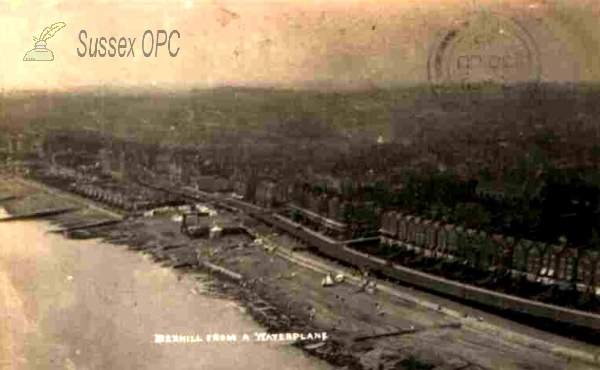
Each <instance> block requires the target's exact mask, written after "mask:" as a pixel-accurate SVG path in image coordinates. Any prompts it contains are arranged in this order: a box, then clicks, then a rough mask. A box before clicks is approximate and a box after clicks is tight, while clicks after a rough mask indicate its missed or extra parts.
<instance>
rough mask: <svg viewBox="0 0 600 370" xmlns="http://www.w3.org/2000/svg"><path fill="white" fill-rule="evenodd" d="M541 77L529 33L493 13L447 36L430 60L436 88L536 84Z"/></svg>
mask: <svg viewBox="0 0 600 370" xmlns="http://www.w3.org/2000/svg"><path fill="white" fill-rule="evenodd" d="M540 73H541V66H540V59H539V53H538V49H537V47H536V45H535V42H534V41H533V38H532V37H531V36H530V35H529V33H528V32H527V31H526V30H525V28H523V27H522V26H521V25H519V23H517V22H516V21H515V20H513V19H510V18H507V17H503V16H500V15H496V14H492V13H478V14H476V15H475V16H472V17H469V19H468V20H466V21H464V22H463V23H462V24H461V25H460V26H459V27H456V28H455V29H452V30H450V31H449V32H447V33H446V34H445V35H444V37H443V38H442V40H441V41H440V42H439V43H438V44H437V45H436V46H435V48H434V50H433V52H432V53H431V55H430V57H429V60H428V74H429V81H430V82H431V83H432V84H434V85H439V84H452V85H460V86H462V87H468V86H471V85H474V84H480V83H496V84H506V83H518V82H537V81H539V78H540Z"/></svg>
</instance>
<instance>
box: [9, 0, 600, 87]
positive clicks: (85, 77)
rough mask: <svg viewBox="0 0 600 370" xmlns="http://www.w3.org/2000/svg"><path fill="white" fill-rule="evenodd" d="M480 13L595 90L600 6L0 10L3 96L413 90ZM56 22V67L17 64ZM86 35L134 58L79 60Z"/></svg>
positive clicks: (93, 4) (557, 73)
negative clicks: (167, 39) (125, 90)
mask: <svg viewBox="0 0 600 370" xmlns="http://www.w3.org/2000/svg"><path fill="white" fill-rule="evenodd" d="M557 1H558V0H557ZM483 10H488V11H489V10H492V11H493V12H495V13H498V14H501V15H502V16H507V17H515V19H517V20H518V22H519V24H520V25H521V26H523V27H524V29H526V30H527V31H528V33H529V34H530V35H531V39H532V40H533V45H534V46H536V47H537V52H536V53H537V56H538V57H539V59H540V62H539V64H540V65H541V78H542V79H543V80H551V81H556V80H559V81H560V80H568V81H573V80H575V81H598V80H600V60H599V55H600V2H599V1H597V0H579V1H577V0H572V1H569V2H568V3H566V5H565V4H563V3H558V2H554V1H553V0H522V1H520V0H519V1H517V0H480V1H475V0H460V1H457V0H443V1H442V0H397V1H390V0H380V1H373V0H327V1H316V0H312V1H307V0H302V1H300V0H297V1H294V0H289V1H276V0H264V1H258V0H245V1H240V0H237V1H230V0H224V1H220V0H214V1H211V0H171V1H166V0H145V1H142V0H121V1H113V0H109V1H97V0H89V1H81V0H46V1H43V2H42V1H40V0H35V1H30V0H0V35H2V36H1V37H2V45H1V50H2V58H0V70H2V73H1V74H0V84H1V87H2V88H3V89H4V91H11V90H22V89H42V90H72V89H78V88H81V87H84V86H95V85H103V86H109V87H119V86H123V87H124V86H133V87H138V86H159V87H160V86H163V87H173V86H217V85H244V86H265V85H268V86H281V87H286V88H303V87H315V86H320V87H327V88H356V87H369V86H373V85H375V86H389V85H395V84H404V83H421V82H427V81H428V71H429V69H428V60H429V59H430V58H431V56H432V54H434V53H435V52H436V50H437V49H436V45H439V43H440V41H441V40H442V39H443V37H444V35H446V34H447V33H448V30H449V29H452V27H455V26H456V25H457V24H460V23H461V22H462V21H464V20H465V19H468V17H470V16H472V14H475V13H477V12H481V11H483ZM56 22H64V23H65V24H66V27H65V28H63V29H61V30H60V31H58V32H57V33H56V34H55V35H54V36H53V37H52V38H50V39H49V40H48V41H47V48H48V49H50V50H51V51H52V53H53V54H54V60H53V61H51V62H26V61H23V57H24V55H25V54H26V53H27V52H28V51H29V50H31V49H33V48H34V47H35V41H34V40H33V37H34V36H35V37H39V36H40V34H41V32H42V30H43V29H44V28H45V27H48V26H50V25H52V24H54V23H56ZM82 30H85V31H86V34H87V38H83V40H84V41H85V42H86V45H87V49H89V42H90V40H92V42H93V43H95V41H96V39H97V38H101V37H105V38H107V39H109V38H110V37H114V38H115V39H116V40H117V42H116V43H117V44H118V39H119V38H121V37H125V38H126V39H127V38H131V39H134V38H135V39H136V41H135V43H134V45H133V51H134V54H135V57H131V56H130V57H127V56H125V57H119V56H115V57H113V58H111V57H108V56H106V57H103V58H101V57H95V58H92V57H90V56H89V50H88V54H86V55H85V56H84V57H81V56H79V55H78V51H80V52H82V51H83V50H84V47H83V44H82V43H81V42H80V31H82ZM146 30H151V31H152V36H153V38H154V39H156V37H157V30H165V31H166V33H167V34H170V33H171V32H172V31H174V30H176V31H178V32H179V35H180V37H177V35H175V34H174V35H173V36H172V37H171V51H173V52H174V51H175V50H177V48H179V52H178V54H177V56H175V57H171V56H170V55H169V50H168V48H167V45H164V46H161V47H160V48H159V49H158V51H155V50H153V51H152V54H151V56H150V57H145V56H144V55H143V50H142V38H143V36H144V32H145V31H146ZM161 37H162V38H164V36H161ZM150 40H151V38H150V34H147V35H146V39H145V43H144V50H145V51H147V52H149V51H150V48H151V45H152V43H151V41H150ZM155 41H156V40H155ZM127 44H129V42H127ZM463 48H464V47H463ZM128 49H129V45H128V46H127V47H126V50H128ZM155 52H156V54H155Z"/></svg>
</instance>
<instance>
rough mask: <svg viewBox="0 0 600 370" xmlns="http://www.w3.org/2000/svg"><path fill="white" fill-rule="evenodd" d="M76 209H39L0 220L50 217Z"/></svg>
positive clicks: (0, 220) (75, 208) (75, 209)
mask: <svg viewBox="0 0 600 370" xmlns="http://www.w3.org/2000/svg"><path fill="white" fill-rule="evenodd" d="M77 210H79V208H77V207H66V208H58V209H47V210H41V211H36V212H31V213H26V214H21V215H13V216H9V217H5V218H1V219H0V222H9V221H21V220H29V219H36V218H44V217H50V216H56V215H61V214H64V213H69V212H74V211H77Z"/></svg>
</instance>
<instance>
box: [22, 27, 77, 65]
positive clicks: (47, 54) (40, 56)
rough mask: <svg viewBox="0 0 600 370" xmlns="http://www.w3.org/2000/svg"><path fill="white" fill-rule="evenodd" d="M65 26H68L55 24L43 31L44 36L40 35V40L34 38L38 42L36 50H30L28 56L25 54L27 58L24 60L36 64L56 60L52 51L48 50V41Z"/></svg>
mask: <svg viewBox="0 0 600 370" xmlns="http://www.w3.org/2000/svg"><path fill="white" fill-rule="evenodd" d="M64 26H66V24H64V23H63V22H58V23H54V24H53V25H52V26H50V27H46V28H45V29H44V31H42V34H41V35H40V38H39V39H37V38H36V37H34V38H33V41H36V43H35V49H32V50H29V51H28V52H27V54H25V56H24V57H23V60H24V61H36V62H37V61H52V60H54V54H52V51H51V50H48V49H46V40H48V39H49V38H50V37H52V36H54V34H55V33H56V32H58V30H60V29H61V28H63V27H64Z"/></svg>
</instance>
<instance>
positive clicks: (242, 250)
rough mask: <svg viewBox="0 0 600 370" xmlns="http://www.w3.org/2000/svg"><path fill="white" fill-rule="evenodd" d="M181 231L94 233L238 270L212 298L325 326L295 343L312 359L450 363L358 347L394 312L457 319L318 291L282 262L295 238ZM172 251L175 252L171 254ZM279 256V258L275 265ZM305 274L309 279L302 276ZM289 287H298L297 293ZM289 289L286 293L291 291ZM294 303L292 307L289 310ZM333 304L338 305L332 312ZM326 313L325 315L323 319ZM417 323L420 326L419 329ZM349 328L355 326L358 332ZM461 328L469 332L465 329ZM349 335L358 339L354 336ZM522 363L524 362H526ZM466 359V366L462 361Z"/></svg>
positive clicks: (282, 323) (286, 321)
mask: <svg viewBox="0 0 600 370" xmlns="http://www.w3.org/2000/svg"><path fill="white" fill-rule="evenodd" d="M61 193H62V191H59V190H55V193H54V194H55V195H58V196H60V195H62V194H61ZM72 197H75V198H73V199H79V200H80V201H83V202H88V200H87V199H85V198H81V197H78V196H74V195H72ZM63 219H64V218H63ZM60 220H61V217H58V218H56V219H53V221H57V222H58V223H60V222H61V221H60ZM63 222H64V220H63ZM178 226H179V225H178V224H177V223H176V222H173V221H172V220H170V219H169V218H168V217H163V218H160V217H158V218H148V219H127V220H125V221H124V222H123V224H121V225H117V226H113V227H105V228H103V227H100V228H98V229H96V230H95V232H94V233H95V234H96V235H97V237H100V238H102V239H103V240H104V241H105V242H107V243H116V244H128V249H131V250H134V251H140V252H142V253H144V254H148V255H151V256H152V258H153V259H154V260H155V261H157V262H161V263H163V264H164V265H165V266H171V267H175V268H177V267H178V266H179V268H178V269H181V270H182V271H183V272H184V273H186V272H193V271H195V270H200V271H206V268H203V267H202V266H201V265H200V266H198V265H197V262H198V256H203V257H205V258H206V257H210V260H211V261H212V262H214V263H218V265H219V266H225V268H231V269H234V270H235V271H236V273H238V274H240V276H243V278H242V279H241V281H235V280H234V279H231V278H229V279H227V278H226V277H225V276H224V275H223V274H218V273H217V274H216V275H215V273H214V272H210V274H211V275H215V276H217V279H216V280H215V284H214V286H213V288H215V293H219V294H225V295H227V296H229V297H234V298H235V299H236V300H237V301H239V302H241V303H242V304H244V305H246V306H247V307H248V311H249V312H250V314H251V315H252V316H253V318H254V319H255V321H257V322H259V323H260V324H262V325H264V326H266V327H267V328H268V329H269V330H268V332H271V333H272V332H278V333H286V332H289V333H294V332H304V333H307V332H323V330H321V329H326V330H325V331H330V332H328V336H329V334H330V333H331V335H330V337H331V339H330V340H328V341H326V342H324V343H325V344H323V345H321V346H317V347H316V348H315V347H314V346H310V345H309V346H304V345H302V344H301V343H298V344H296V346H300V347H301V348H302V349H303V350H304V351H305V352H307V353H309V354H310V355H313V356H316V357H318V358H321V359H325V360H327V361H328V362H329V363H331V364H332V365H334V366H338V367H342V368H343V367H344V366H345V367H346V368H347V369H367V368H371V367H373V368H377V366H379V365H382V366H392V364H400V365H398V366H402V365H401V364H402V363H403V361H404V364H405V365H406V364H408V363H409V362H410V363H414V362H415V361H417V362H419V360H417V358H419V359H421V358H424V360H422V363H430V364H432V366H437V365H440V366H441V365H442V364H444V363H446V362H448V361H449V360H447V359H446V360H444V359H443V357H444V356H441V357H440V356H439V354H438V355H437V356H435V355H434V356H432V355H431V354H426V353H423V352H426V351H425V348H420V346H419V345H413V348H412V349H409V350H404V353H401V354H400V356H398V354H397V355H396V357H395V358H394V357H392V358H391V359H386V358H385V356H390V354H389V353H387V354H386V351H383V348H386V347H388V346H389V345H390V343H389V342H393V340H383V339H382V340H375V342H373V341H371V344H369V345H368V346H374V348H375V349H373V348H371V349H370V350H369V349H368V346H367V348H364V347H363V348H362V349H361V345H359V344H358V343H355V342H354V338H357V337H360V334H361V332H362V335H363V336H364V335H365V334H367V336H368V333H369V331H370V332H371V335H375V336H377V335H380V334H382V333H383V334H385V333H386V331H387V332H388V333H390V332H391V333H394V330H397V329H401V328H396V329H393V328H391V327H389V323H388V324H385V323H383V322H382V321H385V320H384V319H382V318H383V317H385V316H386V315H390V314H391V316H394V314H395V315H396V316H398V321H400V322H404V323H406V324H405V326H406V327H409V328H410V327H411V326H415V327H417V329H419V330H422V331H424V332H428V331H436V330H437V331H440V330H441V332H445V333H449V332H452V331H456V328H454V329H452V328H446V329H432V328H431V327H430V328H428V326H431V324H429V325H424V322H429V323H430V322H431V320H432V318H431V316H434V317H436V318H435V319H434V320H438V321H439V322H438V323H437V324H435V325H438V326H440V325H442V327H443V325H448V324H452V323H455V324H456V319H452V320H449V319H447V318H445V315H444V314H442V313H433V312H424V313H422V312H420V311H421V310H423V309H419V310H416V311H415V309H412V310H411V308H410V306H408V307H407V306H406V303H401V305H402V306H404V307H401V309H398V308H397V307H396V308H394V307H392V306H394V305H397V303H395V304H393V305H392V306H389V307H386V308H385V310H386V311H389V313H388V312H385V313H384V314H380V312H383V310H374V309H373V308H367V309H365V305H367V304H368V305H369V306H370V307H374V306H373V304H374V302H373V301H374V300H375V301H376V302H377V301H379V302H380V305H381V303H382V302H381V299H382V297H381V296H380V295H381V294H382V293H376V294H374V295H369V294H366V293H358V296H360V299H357V298H356V296H357V293H355V288H352V286H350V284H349V283H347V282H344V283H342V284H338V285H336V286H334V287H331V288H324V287H321V286H320V284H319V281H320V280H321V278H322V276H323V275H322V273H316V272H314V271H309V269H307V268H303V269H302V270H299V271H298V272H295V273H294V272H292V273H291V275H290V273H289V271H290V270H295V269H296V268H298V267H297V266H294V265H293V264H290V263H289V262H283V259H282V258H278V257H277V256H278V255H279V254H280V253H285V252H284V251H285V250H286V249H287V250H289V249H290V248H289V245H288V248H283V247H281V245H282V244H293V246H292V247H291V249H293V248H294V246H297V247H299V249H300V250H302V249H305V247H302V246H301V245H298V243H297V242H296V241H294V240H292V239H290V238H289V237H288V236H286V235H275V236H273V235H269V237H267V238H265V239H272V240H274V241H275V242H274V243H275V244H277V246H279V248H277V249H276V250H275V251H269V248H267V247H268V246H266V245H253V246H250V245H251V244H253V243H254V242H255V240H252V239H251V238H248V237H236V238H233V239H231V238H229V239H226V240H216V241H210V242H209V243H208V244H212V245H207V243H205V242H204V241H203V240H200V246H196V248H194V246H190V244H197V242H198V241H199V240H198V239H193V240H189V239H187V238H184V237H182V236H181V235H177V234H178V233H179V232H178V231H179V230H178ZM261 228H262V229H265V231H267V232H269V231H271V232H272V229H270V228H268V227H264V226H263V227H259V229H261ZM178 244H180V245H182V247H181V246H180V247H177V245H178ZM265 244H267V243H265ZM167 247H173V248H170V249H168V248H167ZM190 249H192V250H190ZM282 251H283V252H282ZM291 254H293V252H290V255H291ZM275 258H278V259H277V260H275ZM252 261H254V262H255V263H256V262H258V266H252ZM261 265H262V266H261ZM325 269H326V270H328V271H332V269H331V266H327V267H325ZM304 275H309V276H307V277H306V278H304ZM300 276H302V278H299V277H300ZM294 279H297V280H300V284H299V286H295V284H294V283H293V281H294ZM352 279H360V274H356V275H355V276H349V275H348V278H347V280H352ZM291 288H294V289H295V291H294V289H291ZM298 288H300V289H298ZM286 290H287V291H288V292H286ZM335 291H338V294H335V296H332V294H331V292H335ZM301 292H303V293H304V294H305V295H304V298H306V299H304V300H302V299H300V301H301V302H304V303H305V304H302V303H301V302H294V298H296V299H298V298H299V297H294V296H295V295H300V298H302V293H301ZM286 293H288V294H286ZM306 294H308V295H306ZM340 296H344V298H346V304H347V302H348V300H354V301H355V302H352V303H351V304H350V305H349V306H348V307H344V306H345V304H344V302H343V300H342V301H341V302H340V300H339V297H340ZM310 297H312V298H310ZM386 299H387V298H386ZM257 302H266V307H267V309H265V306H264V305H263V306H262V307H260V305H258V306H259V307H255V306H257ZM290 302H292V304H291V305H290ZM386 303H387V302H386ZM290 306H291V307H290ZM307 306H311V307H307ZM331 306H337V307H333V308H332V307H331ZM382 306H383V305H382ZM350 307H352V309H354V310H355V311H357V313H360V314H362V315H366V316H367V318H366V319H364V321H363V320H360V319H359V320H357V318H356V317H354V318H353V317H352V316H354V315H352V313H351V312H346V313H345V314H344V313H343V311H348V309H350ZM352 309H350V311H352ZM340 310H341V311H340ZM395 310H397V312H395V313H394V311H395ZM407 310H408V311H407ZM315 311H316V312H315ZM361 311H362V313H361ZM417 311H419V312H417ZM323 312H324V314H322V313H323ZM340 312H342V313H340ZM407 314H408V315H409V317H410V315H412V316H415V317H419V316H420V315H423V317H421V318H420V319H417V320H416V321H413V324H417V325H407V324H408V322H411V320H408V322H407V319H406V318H405V317H404V318H401V317H403V316H406V315H407ZM331 315H337V316H339V315H341V316H342V317H343V316H346V318H347V319H350V321H354V322H351V324H350V325H349V326H350V327H345V328H344V327H343V325H339V326H340V327H339V328H336V325H332V324H337V323H333V322H332V321H335V320H332V319H331V318H328V317H327V316H331ZM348 315H349V316H348ZM388 321H389V320H388ZM393 321H395V320H393ZM419 321H420V322H421V324H420V325H419ZM449 321H450V322H449ZM459 322H460V321H459ZM435 325H434V326H435ZM352 326H354V329H353V328H352ZM357 326H358V328H357ZM459 326H460V325H459ZM377 327H379V329H378V330H376V331H378V333H373V329H377ZM333 328H336V330H333V331H331V330H332V329H333ZM386 328H387V329H386ZM357 330H358V331H357ZM404 330H406V328H404ZM460 330H464V327H463V329H460ZM336 331H337V332H336ZM351 333H353V334H352V335H350V334H351ZM410 335H412V334H409V335H408V336H410ZM401 336H404V335H402V334H397V336H396V337H397V338H399V337H401ZM434 337H435V336H434ZM392 338H394V337H392ZM409 342H410V341H409ZM405 346H406V344H405ZM305 347H308V348H305ZM409 347H410V345H409ZM492 347H493V345H492ZM374 350H375V351H376V352H377V350H378V351H379V357H377V356H375V357H376V358H375V359H372V360H370V363H367V364H360V361H361V358H364V357H365V356H367V355H368V354H369V353H372V352H373V351H374ZM442 352H443V351H442ZM384 355H385V356H384ZM537 355H539V354H537ZM522 356H525V357H524V359H525V358H527V351H524V353H523V355H522ZM367 357H368V356H367ZM534 357H535V355H534ZM551 357H554V355H551ZM524 359H523V360H521V361H524ZM471 360H473V361H472V362H470V361H467V362H466V364H467V366H470V367H465V368H468V369H471V368H472V369H480V368H485V367H482V366H481V365H482V364H481V363H480V364H477V363H476V361H474V360H475V359H474V358H473V359H471ZM462 361H463V362H465V360H464V359H463V360H462ZM480 362H481V361H480ZM543 362H546V361H543ZM407 366H408V365H407ZM490 368H493V367H490ZM517 368H518V367H517ZM550 368H551V367H550Z"/></svg>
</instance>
